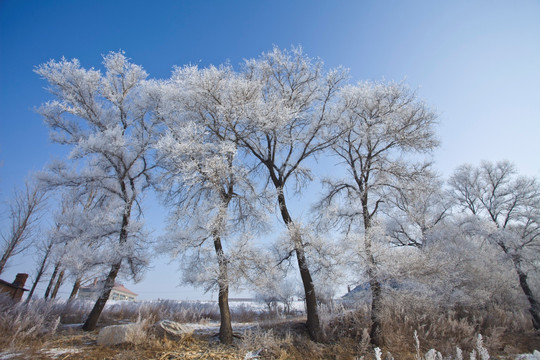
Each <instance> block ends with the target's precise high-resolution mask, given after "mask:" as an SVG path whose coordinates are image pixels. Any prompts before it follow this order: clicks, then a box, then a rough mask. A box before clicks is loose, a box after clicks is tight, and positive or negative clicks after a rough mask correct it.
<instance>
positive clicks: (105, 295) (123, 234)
mask: <svg viewBox="0 0 540 360" xmlns="http://www.w3.org/2000/svg"><path fill="white" fill-rule="evenodd" d="M130 217H131V204H130V203H128V204H126V209H125V212H124V215H122V228H121V229H120V240H119V242H120V244H124V243H125V242H126V241H127V238H128V230H127V229H128V225H129V220H130ZM121 266H122V259H120V260H118V261H117V262H116V263H114V264H113V265H112V266H111V271H109V275H107V278H106V279H105V285H104V287H103V291H102V293H101V295H100V296H99V298H98V299H97V301H96V303H95V304H94V307H93V308H92V311H91V312H90V315H88V318H87V319H86V322H85V323H84V325H83V330H84V331H94V330H95V329H96V325H97V322H98V320H99V317H100V316H101V313H102V312H103V309H104V308H105V304H106V303H107V300H109V295H110V294H111V291H112V288H113V287H114V281H115V280H116V276H117V275H118V271H120V267H121Z"/></svg>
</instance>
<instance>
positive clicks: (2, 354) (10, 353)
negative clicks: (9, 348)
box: [0, 352, 23, 360]
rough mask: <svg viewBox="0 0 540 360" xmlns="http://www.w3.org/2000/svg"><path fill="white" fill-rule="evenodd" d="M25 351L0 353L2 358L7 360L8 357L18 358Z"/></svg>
mask: <svg viewBox="0 0 540 360" xmlns="http://www.w3.org/2000/svg"><path fill="white" fill-rule="evenodd" d="M22 354H23V353H21V352H18V353H12V352H1V353H0V359H1V360H7V359H18V358H19V357H20V356H21V355H22Z"/></svg>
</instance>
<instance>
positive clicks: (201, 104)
mask: <svg viewBox="0 0 540 360" xmlns="http://www.w3.org/2000/svg"><path fill="white" fill-rule="evenodd" d="M104 67H105V74H102V73H101V72H100V71H97V70H94V69H90V70H87V69H84V68H82V67H81V66H80V64H79V62H78V61H77V60H71V61H68V60H65V59H62V60H60V61H50V62H48V63H46V64H43V65H41V66H39V67H38V68H37V69H36V72H37V73H38V74H39V75H41V76H42V77H43V78H45V79H46V80H47V81H48V82H49V84H50V88H49V89H50V91H51V93H52V94H53V96H54V100H52V101H50V102H48V103H46V104H44V105H43V106H42V107H41V108H40V113H41V114H42V115H43V116H44V118H45V120H46V123H47V124H48V126H49V127H50V128H51V130H52V139H53V141H56V142H58V143H61V144H65V145H68V146H70V147H71V149H72V151H71V154H70V161H69V163H65V162H62V163H60V162H57V163H54V164H52V165H50V166H49V169H48V170H47V171H46V172H44V173H42V174H41V175H40V180H41V182H42V183H43V184H45V187H46V188H48V189H59V188H62V189H69V191H67V190H66V194H69V196H67V195H66V200H65V202H66V204H65V205H64V206H63V209H64V213H63V215H62V216H61V217H60V218H61V219H62V220H61V221H59V222H58V226H57V231H55V235H54V239H55V242H56V243H61V244H63V249H65V251H66V253H69V254H77V251H74V250H69V249H77V250H78V251H80V252H82V253H85V254H99V256H98V257H97V258H98V259H99V261H96V260H95V259H96V257H90V258H88V259H85V257H84V256H83V255H82V254H81V253H79V255H76V256H71V259H76V260H75V261H72V264H71V265H70V268H71V269H74V270H72V271H74V273H75V274H76V275H75V277H76V279H77V281H76V283H79V284H80V279H82V276H83V274H85V273H88V271H92V270H91V269H95V268H96V266H103V265H108V266H109V270H108V275H107V278H106V281H105V288H104V291H103V293H102V295H101V296H100V298H99V299H98V301H97V302H96V304H95V306H94V308H93V310H92V312H91V313H90V315H89V317H88V319H87V321H86V323H85V324H84V329H85V330H93V329H94V328H95V326H96V323H97V321H98V319H99V315H100V313H101V311H102V310H103V307H104V306H105V303H106V301H107V299H108V297H109V293H110V291H111V289H112V286H113V285H114V281H115V279H116V277H117V275H118V273H119V271H121V269H125V270H129V271H130V272H131V274H133V275H135V274H137V273H139V270H140V269H141V268H143V267H144V265H145V264H146V261H147V259H148V256H147V255H146V254H145V253H144V252H145V250H149V246H148V245H147V244H145V241H146V240H147V236H146V235H145V233H144V231H143V227H142V223H141V221H140V220H139V215H140V214H141V213H142V208H141V205H140V202H141V196H142V195H143V193H144V191H145V190H146V189H148V188H149V187H150V186H153V187H154V188H155V189H157V190H158V191H159V192H160V193H162V194H163V199H164V201H165V203H166V204H167V205H168V206H169V208H170V209H171V211H170V218H169V219H170V221H169V227H168V229H167V235H166V236H164V240H162V241H161V243H162V245H161V248H162V249H166V251H167V252H170V253H172V254H173V255H175V256H179V257H180V259H181V263H182V265H183V268H184V280H185V281H187V282H190V283H194V284H204V285H205V286H206V288H207V289H213V288H216V289H217V290H218V296H219V308H220V312H221V328H220V339H221V341H222V342H224V343H231V342H232V327H231V317H230V311H229V307H228V293H229V289H230V287H231V286H240V285H241V284H246V283H248V284H251V285H250V286H252V287H258V288H259V292H261V293H264V289H265V288H266V289H271V288H272V286H275V284H276V283H278V282H284V283H286V282H285V281H284V277H285V276H286V275H285V271H281V270H283V266H284V265H285V264H287V263H290V260H291V259H296V266H295V268H296V269H297V271H298V273H299V278H300V280H301V283H302V288H303V297H304V299H305V303H306V310H307V328H308V331H309V334H310V336H311V338H312V339H313V340H315V341H320V340H321V339H322V333H321V326H320V321H319V315H318V301H319V300H320V298H319V297H318V295H319V294H320V293H321V292H322V291H323V290H324V286H323V284H324V283H325V281H324V280H325V278H326V279H327V280H328V279H329V278H331V276H332V274H337V273H340V272H346V270H344V269H345V268H350V267H349V266H348V265H349V264H351V263H357V264H360V266H361V269H362V270H363V271H362V272H361V273H360V272H356V273H353V274H350V273H349V276H351V277H352V278H353V279H354V280H355V281H359V279H360V277H361V276H365V278H366V279H367V282H368V283H369V289H370V293H371V319H372V328H371V332H370V335H371V339H372V341H373V342H374V343H375V344H380V343H382V340H383V339H382V338H381V319H380V314H381V312H382V307H383V306H384V301H383V298H384V288H385V282H386V281H387V280H389V279H392V278H396V277H401V278H405V277H406V276H405V275H404V274H409V275H410V274H413V273H414V274H416V275H415V276H416V280H418V279H420V278H421V273H422V272H421V271H418V269H417V271H416V272H415V271H412V269H415V268H418V265H419V264H418V263H417V262H415V261H411V259H416V260H418V259H419V258H418V257H420V258H424V259H427V258H430V259H433V258H436V257H437V256H440V254H441V251H442V252H443V253H446V255H447V256H448V255H449V252H451V251H457V252H459V251H461V250H462V249H459V250H456V249H455V248H454V250H452V247H451V246H449V242H450V241H449V239H450V238H453V239H454V240H455V241H458V240H456V239H458V238H459V239H461V240H460V241H462V242H455V241H454V245H455V244H458V243H459V244H461V245H459V246H461V248H463V244H465V243H464V242H463V239H468V241H469V240H470V241H469V243H471V244H472V243H475V241H476V240H474V239H477V238H481V239H483V240H482V241H484V240H485V241H486V243H489V244H495V245H496V246H498V247H499V248H500V250H501V254H502V255H503V256H501V258H500V259H498V263H511V264H512V265H513V269H514V271H515V275H516V278H517V279H518V282H519V286H520V288H521V290H522V293H523V294H524V295H525V297H526V299H527V301H528V303H529V305H530V314H531V316H532V319H533V324H534V327H535V328H536V329H538V328H540V321H539V305H538V298H537V295H536V294H537V292H535V290H534V286H535V285H534V279H536V278H534V277H535V276H537V275H538V272H536V271H537V270H538V269H537V268H538V266H539V264H538V262H537V260H535V256H537V255H538V250H539V246H540V228H539V226H538V225H539V223H540V222H539V221H540V216H539V214H540V188H539V184H538V181H537V180H536V179H531V178H524V177H519V176H517V174H516V172H515V170H514V168H513V167H512V166H511V165H510V164H509V163H506V162H501V163H497V164H491V163H483V164H482V165H481V166H479V167H472V166H464V167H461V168H459V169H457V170H456V172H455V174H454V175H453V176H452V178H451V179H450V181H449V183H448V186H447V190H443V184H442V182H441V181H440V180H439V179H438V178H437V177H436V176H435V175H434V174H433V172H432V171H431V169H430V165H431V163H430V155H431V152H432V150H433V149H434V148H435V147H436V146H437V145H438V141H437V139H436V134H435V122H436V114H435V113H434V112H433V111H432V110H430V109H429V107H428V106H426V104H424V103H423V102H422V101H420V100H419V99H418V98H417V96H416V94H415V93H414V92H413V91H411V90H410V89H409V88H408V87H407V86H405V85H404V84H401V83H382V82H380V83H379V82H361V83H358V84H356V85H351V84H349V83H348V77H347V72H346V71H345V70H343V69H340V68H338V69H332V70H325V69H324V67H323V64H322V62H321V61H320V60H316V59H311V58H309V57H307V56H306V55H305V54H303V52H302V50H301V48H292V49H290V50H280V49H278V48H274V49H273V50H272V51H270V52H268V53H263V54H262V55H261V56H260V57H259V58H257V59H251V60H247V61H245V63H244V64H243V65H242V66H241V68H240V69H239V70H235V69H233V68H232V67H231V66H229V65H222V66H219V67H214V66H210V67H207V68H202V69H200V68H198V67H194V66H186V67H181V68H177V69H175V71H174V72H173V74H172V76H171V78H170V79H167V80H147V79H146V78H147V74H146V73H145V72H144V70H143V69H142V68H141V67H139V66H137V65H134V64H132V63H130V62H129V61H128V59H127V58H126V57H125V55H124V54H123V53H110V54H108V55H107V56H105V57H104ZM321 159H322V161H324V162H325V163H331V164H332V166H333V168H332V174H331V175H330V174H329V173H327V174H325V176H326V177H324V179H323V180H322V184H323V195H322V196H321V197H320V199H319V200H318V201H317V202H316V204H315V205H314V206H313V212H312V213H313V214H314V216H313V217H312V218H311V219H299V218H295V217H294V214H292V213H291V210H290V207H289V204H288V200H290V195H291V194H296V195H298V196H302V191H303V190H304V189H305V187H306V185H307V184H308V183H309V182H310V181H311V180H313V178H314V174H313V171H312V170H313V169H314V166H315V165H314V164H316V161H317V160H321ZM68 204H69V205H68ZM460 209H461V210H463V209H466V210H467V211H469V212H470V215H471V216H472V217H474V219H475V220H474V221H472V220H471V218H470V217H464V216H463V214H461V210H460ZM274 212H275V213H276V214H277V215H279V217H280V219H281V221H282V222H283V224H284V225H285V228H286V230H287V231H286V236H285V239H282V240H283V241H281V242H279V243H278V244H272V245H273V246H269V244H265V243H264V242H261V241H260V240H256V238H260V237H263V238H269V237H270V236H268V235H267V230H268V229H269V228H271V227H272V221H271V217H269V214H272V213H274ZM311 221H312V223H311ZM308 222H309V226H306V225H307V224H308ZM486 222H487V223H489V222H491V224H492V228H490V227H489V226H486ZM311 229H314V230H311ZM471 246H472V245H471ZM475 246H476V245H475ZM486 246H487V248H489V249H492V248H491V247H490V245H489V246H488V245H486ZM402 248H411V249H413V250H414V251H416V255H415V256H412V257H411V256H410V254H409V255H407V256H404V255H403V254H402V252H400V250H399V249H402ZM443 248H444V250H441V249H443ZM479 248H482V246H480V245H479ZM489 251H491V250H489ZM489 251H487V250H486V254H487V253H488V252H489ZM400 254H401V255H400ZM428 255H429V256H428ZM63 259H67V260H63V261H65V262H66V263H69V262H70V260H69V259H70V256H65V257H63ZM80 259H85V261H81V260H80ZM407 259H408V261H407ZM403 262H405V263H406V268H407V270H406V271H405V270H404V265H403ZM83 263H84V264H85V265H81V264H83ZM425 264H426V266H427V264H428V262H427V261H426V262H425ZM454 265H455V264H454ZM441 268H442V267H441ZM454 270H455V269H454ZM448 272H449V271H447V273H448ZM361 274H362V275H361ZM462 275H463V276H465V275H466V274H464V273H463V274H462ZM469 275H470V274H469ZM434 276H439V277H441V276H442V275H441V274H434ZM471 276H472V275H471ZM531 276H532V277H533V282H532V283H531ZM456 281H457V280H456ZM326 282H328V281H326ZM453 283H454V284H457V285H456V288H459V287H461V288H462V289H463V288H465V285H463V284H462V285H459V281H457V282H453ZM416 284H417V285H415V286H416V288H417V290H418V291H420V290H421V286H420V282H419V280H418V281H417V282H416ZM455 290H456V289H452V291H454V292H455ZM440 292H444V291H442V290H441V291H440ZM445 294H449V292H445Z"/></svg>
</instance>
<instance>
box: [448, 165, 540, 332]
mask: <svg viewBox="0 0 540 360" xmlns="http://www.w3.org/2000/svg"><path fill="white" fill-rule="evenodd" d="M449 184H450V187H451V194H452V196H453V198H454V199H455V201H456V206H457V207H458V208H460V209H465V210H467V211H469V212H470V213H471V214H473V215H476V216H478V217H479V218H481V219H484V220H486V221H489V222H491V223H492V224H494V225H495V227H496V229H494V231H492V232H491V233H489V234H487V235H486V236H487V237H488V239H490V240H491V241H492V242H493V243H494V244H496V245H497V246H498V247H499V248H500V249H501V250H502V251H503V253H504V254H505V255H506V256H507V257H508V259H509V260H510V261H511V263H512V264H513V267H514V270H515V272H516V274H517V277H518V280H519V285H520V287H521V289H522V291H523V293H524V294H525V296H526V297H527V300H528V302H529V305H530V309H529V312H530V314H531V316H532V321H533V326H534V328H535V329H537V330H538V329H540V300H539V298H538V295H537V294H538V293H537V292H535V291H534V289H533V288H532V287H531V279H530V277H532V276H538V271H537V270H538V269H537V264H536V263H535V262H536V261H537V259H538V256H539V255H540V183H539V182H538V179H536V178H531V177H525V176H519V175H518V174H517V171H516V169H515V167H514V165H512V164H511V163H510V162H508V161H501V162H497V163H492V162H488V161H483V162H482V163H481V164H480V166H472V165H462V166H460V167H458V168H457V169H456V171H455V172H454V174H453V175H452V177H451V178H450V180H449Z"/></svg>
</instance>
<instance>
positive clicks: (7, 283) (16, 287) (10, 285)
mask: <svg viewBox="0 0 540 360" xmlns="http://www.w3.org/2000/svg"><path fill="white" fill-rule="evenodd" d="M0 284H2V285H6V286H9V287H11V288H13V289H21V290H22V291H29V290H28V289H25V288H23V287H22V286H17V285H13V284H12V283H10V282H7V281H4V280H2V279H0Z"/></svg>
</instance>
